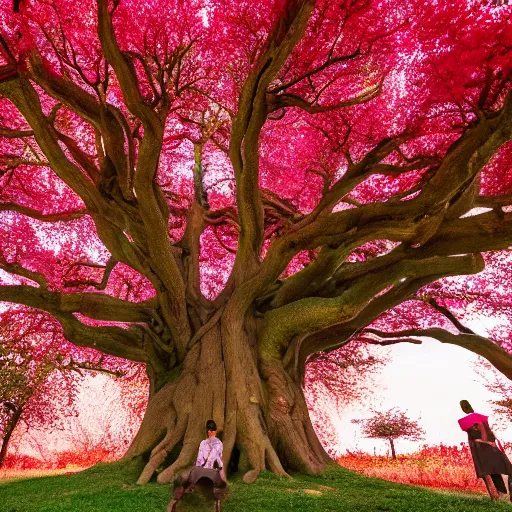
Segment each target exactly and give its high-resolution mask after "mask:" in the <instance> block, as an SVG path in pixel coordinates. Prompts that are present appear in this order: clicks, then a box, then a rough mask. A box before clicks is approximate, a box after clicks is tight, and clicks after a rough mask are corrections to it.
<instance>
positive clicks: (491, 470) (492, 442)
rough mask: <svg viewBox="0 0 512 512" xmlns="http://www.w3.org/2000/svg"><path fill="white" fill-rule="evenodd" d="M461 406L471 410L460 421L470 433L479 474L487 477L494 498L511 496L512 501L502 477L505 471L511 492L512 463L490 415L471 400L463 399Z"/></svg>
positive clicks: (464, 409)
mask: <svg viewBox="0 0 512 512" xmlns="http://www.w3.org/2000/svg"><path fill="white" fill-rule="evenodd" d="M460 407H461V409H462V410H463V411H464V412H465V413H466V414H467V416H465V417H464V418H461V419H460V420H459V425H460V427H461V429H462V430H464V431H465V432H467V434H468V442H469V448H470V449H471V455H472V456H473V463H474V465H475V471H476V476H477V477H478V478H482V479H483V480H484V482H485V486H486V487H487V492H488V493H489V496H490V497H491V500H494V499H509V500H510V501H512V494H509V495H507V488H506V486H505V482H504V480H503V477H502V475H508V487H509V493H510V491H511V487H512V464H511V463H510V461H509V460H508V457H507V456H506V454H505V451H504V449H503V447H502V446H501V443H500V442H499V441H498V440H497V439H496V436H495V435H494V433H493V432H492V430H491V429H490V427H489V423H488V422H487V416H484V415H482V414H478V413H475V411H474V410H473V407H471V405H470V404H469V402H468V401H467V400H461V402H460Z"/></svg>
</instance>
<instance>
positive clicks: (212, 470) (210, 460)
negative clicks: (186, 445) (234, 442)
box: [167, 420, 227, 512]
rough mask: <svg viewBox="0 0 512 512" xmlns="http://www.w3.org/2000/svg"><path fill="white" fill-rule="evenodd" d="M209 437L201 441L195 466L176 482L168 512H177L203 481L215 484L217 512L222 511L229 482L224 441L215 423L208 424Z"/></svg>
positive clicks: (211, 421)
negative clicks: (221, 502) (218, 435)
mask: <svg viewBox="0 0 512 512" xmlns="http://www.w3.org/2000/svg"><path fill="white" fill-rule="evenodd" d="M206 432H207V435H208V437H207V438H206V439H205V440H204V441H201V444H200V445H199V452H198V454H197V460H196V464H195V466H193V467H192V468H190V469H188V470H185V471H184V472H182V473H181V474H180V475H179V476H178V477H177V478H176V480H175V481H174V494H173V498H172V500H171V502H170V503H169V506H168V507H167V512H176V505H177V503H178V501H179V500H181V499H182V498H183V496H184V494H185V493H191V492H192V491H193V490H194V487H195V486H196V484H197V483H198V482H199V481H200V480H202V479H208V480H210V481H211V482H212V484H213V495H214V497H215V499H216V501H217V511H220V500H222V499H223V498H224V497H225V495H226V490H227V480H226V475H225V472H224V467H223V462H222V449H223V446H222V441H221V440H220V439H217V437H216V435H217V425H216V423H215V421H213V420H208V421H207V422H206Z"/></svg>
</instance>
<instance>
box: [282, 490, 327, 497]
mask: <svg viewBox="0 0 512 512" xmlns="http://www.w3.org/2000/svg"><path fill="white" fill-rule="evenodd" d="M286 491H287V492H303V493H304V494H309V495H311V496H322V494H323V492H322V491H318V490H316V489H286Z"/></svg>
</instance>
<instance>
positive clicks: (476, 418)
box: [459, 412, 488, 432]
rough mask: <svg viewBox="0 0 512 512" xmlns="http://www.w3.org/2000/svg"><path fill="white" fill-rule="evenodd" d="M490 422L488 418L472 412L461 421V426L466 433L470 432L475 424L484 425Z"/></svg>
mask: <svg viewBox="0 0 512 512" xmlns="http://www.w3.org/2000/svg"><path fill="white" fill-rule="evenodd" d="M487 420H488V416H484V415H483V414H478V413H477V412H472V413H471V414H468V415H467V416H464V418H461V419H460V420H459V425H460V428H461V429H462V430H464V432H466V431H467V430H469V429H470V428H471V427H472V426H473V425H474V424H475V423H483V422H485V421H487Z"/></svg>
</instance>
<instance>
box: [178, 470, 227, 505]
mask: <svg viewBox="0 0 512 512" xmlns="http://www.w3.org/2000/svg"><path fill="white" fill-rule="evenodd" d="M204 481H210V482H211V483H212V484H213V495H214V497H215V498H216V499H219V500H222V499H224V498H225V496H226V493H227V487H226V483H225V482H224V481H223V480H222V478H221V477H220V474H219V471H218V470H216V469H209V468H203V467H199V466H194V467H192V468H191V469H188V470H186V471H184V472H182V473H181V475H179V476H178V478H177V479H176V480H175V481H174V495H173V499H175V500H178V501H179V500H181V498H183V495H184V494H185V493H186V492H191V491H192V490H193V489H194V487H195V486H196V485H198V484H200V483H201V482H204Z"/></svg>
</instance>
